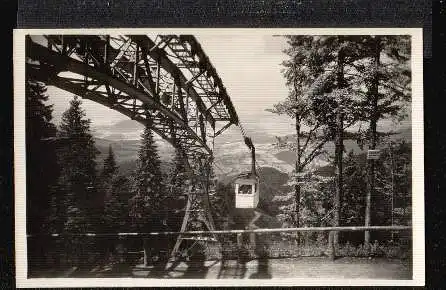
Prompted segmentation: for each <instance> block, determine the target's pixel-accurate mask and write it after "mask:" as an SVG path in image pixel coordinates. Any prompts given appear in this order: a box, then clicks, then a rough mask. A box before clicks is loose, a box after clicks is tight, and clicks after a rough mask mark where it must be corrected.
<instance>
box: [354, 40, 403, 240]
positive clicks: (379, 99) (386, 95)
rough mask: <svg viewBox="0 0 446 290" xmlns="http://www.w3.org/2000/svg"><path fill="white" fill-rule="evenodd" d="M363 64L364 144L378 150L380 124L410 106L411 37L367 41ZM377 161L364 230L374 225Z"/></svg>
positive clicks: (367, 235) (369, 171)
mask: <svg viewBox="0 0 446 290" xmlns="http://www.w3.org/2000/svg"><path fill="white" fill-rule="evenodd" d="M363 58H364V61H363V62H361V63H360V64H358V65H357V69H358V71H359V73H360V75H361V76H362V77H361V81H362V82H363V83H364V86H365V88H366V89H365V91H364V93H363V96H364V97H363V99H362V103H361V112H362V118H363V120H364V121H365V122H368V123H369V128H368V130H367V131H366V132H365V134H364V139H365V140H364V141H365V142H364V143H367V144H368V145H369V146H368V147H369V149H376V146H377V145H378V142H379V134H378V133H379V132H378V130H377V124H378V122H379V121H380V120H381V119H383V118H393V119H394V120H397V121H398V120H402V119H404V117H406V115H407V113H406V108H407V104H409V103H410V97H411V90H410V81H411V71H410V37H408V36H395V35H386V36H383V35H377V36H369V37H364V42H363ZM374 191H375V161H374V160H370V162H369V163H368V166H367V195H366V205H365V206H366V207H365V226H370V225H371V224H372V220H371V216H372V214H371V211H372V208H371V206H372V204H373V201H372V198H373V196H374V195H375V194H374ZM369 243H370V232H369V231H365V234H364V244H365V245H369Z"/></svg>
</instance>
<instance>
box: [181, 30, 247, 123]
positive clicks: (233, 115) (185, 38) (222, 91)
mask: <svg viewBox="0 0 446 290" xmlns="http://www.w3.org/2000/svg"><path fill="white" fill-rule="evenodd" d="M178 41H179V42H181V43H189V45H190V47H191V49H192V50H193V52H192V51H191V52H190V53H191V55H194V54H197V55H198V57H199V58H200V59H202V60H203V61H204V62H205V64H204V66H205V67H204V69H205V70H206V75H209V76H211V77H212V78H213V80H214V83H215V85H216V86H217V87H218V89H219V97H220V98H223V102H224V104H225V107H226V108H227V111H228V113H229V115H230V120H231V122H232V123H233V124H238V122H239V119H238V115H237V112H236V111H235V108H234V106H233V104H232V101H231V100H230V98H229V96H228V94H227V91H226V88H225V87H224V85H223V82H222V80H221V79H220V76H219V75H218V74H217V72H216V70H215V68H214V67H213V66H212V64H211V62H210V61H209V59H208V57H207V55H206V54H205V53H204V51H203V49H202V48H201V45H200V43H199V42H198V41H197V40H196V38H195V36H193V35H180V36H179V37H178ZM183 63H184V64H185V65H186V63H185V62H183Z"/></svg>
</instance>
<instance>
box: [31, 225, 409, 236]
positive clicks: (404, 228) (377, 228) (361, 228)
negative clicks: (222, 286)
mask: <svg viewBox="0 0 446 290" xmlns="http://www.w3.org/2000/svg"><path fill="white" fill-rule="evenodd" d="M411 229H412V227H411V226H368V227H365V226H357V227H302V228H273V229H247V230H216V231H187V232H173V231H171V232H147V233H60V234H35V235H33V234H30V235H27V237H36V236H52V237H63V236H70V237H71V236H86V237H113V236H117V237H125V236H166V235H179V234H181V235H203V234H217V235H220V234H221V235H224V234H245V233H255V234H265V233H289V232H353V231H407V230H411Z"/></svg>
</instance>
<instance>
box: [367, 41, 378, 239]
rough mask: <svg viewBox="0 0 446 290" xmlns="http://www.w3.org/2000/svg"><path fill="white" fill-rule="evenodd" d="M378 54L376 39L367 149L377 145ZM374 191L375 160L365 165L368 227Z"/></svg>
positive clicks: (368, 236)
mask: <svg viewBox="0 0 446 290" xmlns="http://www.w3.org/2000/svg"><path fill="white" fill-rule="evenodd" d="M380 54H381V45H380V39H379V38H378V37H377V38H376V40H375V50H374V56H373V57H374V66H375V68H374V77H373V81H372V85H371V87H370V95H371V98H372V100H371V105H372V111H371V115H370V128H369V130H370V134H371V136H370V137H371V140H370V141H371V142H370V148H369V149H372V150H373V149H375V148H376V143H377V132H376V125H377V123H378V118H379V116H378V98H379V95H378V87H379V75H378V69H379V65H380V59H379V58H380ZM374 191H375V160H368V163H367V195H366V204H365V226H366V227H367V226H370V225H371V224H372V223H371V213H372V208H371V207H372V198H373V195H374ZM364 245H365V246H366V247H369V245H370V232H369V231H365V232H364Z"/></svg>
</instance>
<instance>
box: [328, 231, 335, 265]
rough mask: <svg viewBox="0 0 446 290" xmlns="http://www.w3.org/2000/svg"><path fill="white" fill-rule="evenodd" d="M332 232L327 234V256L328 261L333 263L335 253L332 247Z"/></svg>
mask: <svg viewBox="0 0 446 290" xmlns="http://www.w3.org/2000/svg"><path fill="white" fill-rule="evenodd" d="M334 233H335V232H334V231H330V232H328V255H329V258H330V260H332V261H334V259H335V256H336V253H335V246H334Z"/></svg>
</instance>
